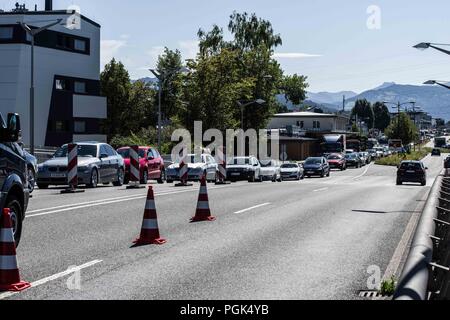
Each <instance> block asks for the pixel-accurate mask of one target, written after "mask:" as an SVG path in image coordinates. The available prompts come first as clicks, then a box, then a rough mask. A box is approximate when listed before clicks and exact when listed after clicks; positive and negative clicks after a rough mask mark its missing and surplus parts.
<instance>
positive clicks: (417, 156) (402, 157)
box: [375, 148, 429, 167]
mask: <svg viewBox="0 0 450 320" xmlns="http://www.w3.org/2000/svg"><path fill="white" fill-rule="evenodd" d="M428 154H429V150H428V149H426V148H425V149H422V150H421V151H411V152H410V153H405V154H395V155H392V156H389V157H386V158H382V159H379V160H377V161H375V164H378V165H381V166H392V167H398V166H399V165H400V163H402V161H407V160H412V161H419V160H422V159H423V158H425V157H426V156H427V155H428Z"/></svg>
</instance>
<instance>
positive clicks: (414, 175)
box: [397, 161, 428, 186]
mask: <svg viewBox="0 0 450 320" xmlns="http://www.w3.org/2000/svg"><path fill="white" fill-rule="evenodd" d="M427 170H428V168H426V167H425V165H424V164H423V162H421V161H403V162H402V163H401V164H400V166H399V168H398V171H397V185H402V184H403V183H404V182H416V183H420V184H422V186H426V185H427Z"/></svg>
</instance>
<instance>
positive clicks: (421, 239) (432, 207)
mask: <svg viewBox="0 0 450 320" xmlns="http://www.w3.org/2000/svg"><path fill="white" fill-rule="evenodd" d="M449 265H450V178H449V177H445V176H444V174H441V175H439V176H438V178H437V179H436V181H435V182H434V184H433V187H432V189H431V191H430V194H429V196H428V200H427V202H426V204H425V208H424V211H423V214H422V217H421V219H420V222H419V225H418V227H417V231H416V234H415V237H414V239H413V242H412V245H411V251H410V253H409V256H408V258H407V261H406V264H405V267H404V269H403V273H402V275H401V278H400V281H399V284H398V288H397V291H396V293H395V294H394V300H442V299H450V272H449V270H450V269H449V268H448V266H449Z"/></svg>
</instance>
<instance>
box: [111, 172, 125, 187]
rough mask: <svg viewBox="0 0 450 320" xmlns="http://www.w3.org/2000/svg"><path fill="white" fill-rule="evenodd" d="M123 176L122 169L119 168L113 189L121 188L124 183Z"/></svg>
mask: <svg viewBox="0 0 450 320" xmlns="http://www.w3.org/2000/svg"><path fill="white" fill-rule="evenodd" d="M123 176H124V174H123V169H122V168H120V169H119V170H117V181H115V182H113V185H114V186H115V187H121V186H122V185H123V182H124V178H123Z"/></svg>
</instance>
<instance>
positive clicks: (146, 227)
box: [134, 186, 167, 246]
mask: <svg viewBox="0 0 450 320" xmlns="http://www.w3.org/2000/svg"><path fill="white" fill-rule="evenodd" d="M166 242H167V241H166V239H163V238H161V237H160V235H159V227H158V217H157V215H156V206H155V195H154V194H153V187H152V186H149V187H148V194H147V201H146V204H145V211H144V221H143V223H142V228H141V236H140V237H139V238H138V239H136V240H135V241H134V243H135V244H136V245H139V246H141V245H148V244H157V245H161V244H164V243H166Z"/></svg>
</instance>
